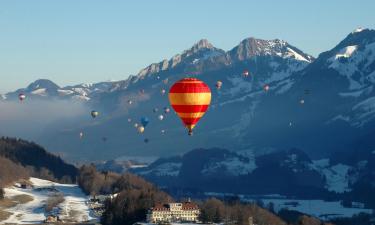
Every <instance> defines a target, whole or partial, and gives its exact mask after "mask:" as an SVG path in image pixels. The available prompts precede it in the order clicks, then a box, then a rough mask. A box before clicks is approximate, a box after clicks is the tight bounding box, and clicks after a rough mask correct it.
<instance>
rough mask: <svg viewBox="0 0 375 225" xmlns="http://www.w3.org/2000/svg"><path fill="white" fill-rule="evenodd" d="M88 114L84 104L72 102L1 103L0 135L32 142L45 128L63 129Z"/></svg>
mask: <svg viewBox="0 0 375 225" xmlns="http://www.w3.org/2000/svg"><path fill="white" fill-rule="evenodd" d="M87 112H88V109H87V107H86V106H85V104H84V103H82V102H79V101H72V100H53V101H49V100H30V101H25V102H22V103H20V102H16V101H0V135H4V136H17V137H23V138H32V139H33V138H35V137H38V136H39V135H41V133H42V132H44V131H45V130H46V128H47V127H51V126H54V127H56V128H61V129H62V128H63V127H64V126H66V125H67V123H66V122H67V121H71V120H75V119H76V118H80V117H82V116H83V115H85V114H87Z"/></svg>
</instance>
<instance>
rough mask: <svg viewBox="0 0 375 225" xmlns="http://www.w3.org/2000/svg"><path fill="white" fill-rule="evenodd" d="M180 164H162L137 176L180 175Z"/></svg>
mask: <svg viewBox="0 0 375 225" xmlns="http://www.w3.org/2000/svg"><path fill="white" fill-rule="evenodd" d="M181 166H182V163H172V162H170V163H163V164H160V165H158V166H156V167H154V168H152V169H151V170H147V171H141V172H139V174H142V175H147V174H151V173H152V174H155V175H156V176H173V177H175V176H178V174H179V173H180V169H181Z"/></svg>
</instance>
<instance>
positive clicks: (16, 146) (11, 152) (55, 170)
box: [0, 137, 78, 182]
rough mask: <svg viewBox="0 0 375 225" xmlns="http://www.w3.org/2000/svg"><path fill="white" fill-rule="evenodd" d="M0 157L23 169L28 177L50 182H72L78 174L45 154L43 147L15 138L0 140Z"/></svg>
mask: <svg viewBox="0 0 375 225" xmlns="http://www.w3.org/2000/svg"><path fill="white" fill-rule="evenodd" d="M0 157H3V158H6V159H8V160H9V161H11V162H13V163H14V164H17V165H19V166H22V167H24V168H25V169H26V170H27V171H28V172H29V174H30V175H33V176H36V177H41V178H46V179H50V180H56V179H57V180H63V181H64V182H74V181H75V180H76V176H77V174H78V170H77V168H76V167H75V166H73V165H70V164H67V163H66V162H64V161H63V160H62V159H61V158H60V157H58V156H56V155H53V154H51V153H49V152H47V151H46V150H45V149H44V148H43V147H41V146H39V145H37V144H35V143H32V142H28V141H25V140H21V139H16V138H8V137H2V138H0Z"/></svg>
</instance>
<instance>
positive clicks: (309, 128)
mask: <svg viewBox="0 0 375 225" xmlns="http://www.w3.org/2000/svg"><path fill="white" fill-rule="evenodd" d="M374 39H375V31H374V30H368V29H361V30H357V31H356V32H352V33H350V34H349V35H348V36H347V37H346V38H345V39H344V40H343V41H342V42H340V43H339V44H338V45H337V46H336V47H334V48H333V49H332V50H330V51H327V52H324V53H322V54H320V55H319V57H318V58H317V59H314V58H313V57H312V56H309V55H308V54H306V53H304V52H303V51H301V50H299V49H298V48H296V47H294V46H292V45H290V44H289V43H287V42H286V41H282V40H278V39H275V40H261V39H255V38H247V39H244V40H243V41H241V42H240V43H239V44H238V45H237V46H235V47H234V48H233V49H231V50H229V51H224V50H221V49H219V48H216V47H214V46H213V45H212V44H210V43H209V42H208V41H207V40H201V41H199V42H198V43H196V44H195V45H193V46H192V47H191V48H189V49H187V50H186V51H184V52H182V53H181V54H178V55H175V56H174V57H172V58H171V59H169V60H163V61H162V62H159V63H155V64H151V65H150V66H148V67H146V68H145V69H143V70H141V71H140V72H139V74H138V75H135V76H130V77H129V78H128V79H126V80H123V81H118V82H103V83H98V84H92V85H77V86H70V87H56V86H54V88H52V87H51V88H45V87H42V86H41V85H39V86H38V88H37V85H33V86H32V87H31V88H29V89H27V90H26V89H25V92H27V95H32V96H34V95H35V96H40V97H43V98H49V97H48V96H54V97H53V98H56V96H59V98H63V99H75V98H78V99H85V100H86V101H83V102H85V104H86V105H87V108H88V115H87V120H84V121H82V122H80V121H74V122H71V123H66V124H63V125H62V127H61V129H59V130H55V129H54V130H48V131H46V133H44V134H40V135H38V140H37V141H39V142H40V143H42V144H44V145H46V146H48V147H49V148H51V149H55V150H56V151H63V152H66V153H68V155H71V156H75V157H85V158H87V157H88V158H92V159H113V158H116V157H118V156H123V155H127V154H128V155H134V154H136V155H143V156H145V155H148V156H149V155H152V156H168V155H175V154H179V153H185V152H187V151H190V150H191V149H196V148H202V147H204V148H212V147H216V146H221V147H223V148H226V149H230V150H233V151H241V150H247V149H250V150H252V151H253V152H254V154H255V155H257V154H263V153H265V152H270V151H273V150H276V149H288V148H291V147H297V148H300V149H303V150H304V151H306V152H307V153H308V154H309V155H312V156H314V157H319V158H320V157H321V156H327V155H328V154H329V153H330V152H334V151H337V150H342V151H346V150H348V149H350V148H352V145H353V143H354V142H353V141H354V140H356V139H358V138H360V137H362V136H364V135H368V134H369V133H370V132H371V130H368V129H369V127H371V124H372V123H375V122H374V120H373V118H374V115H375V113H374V112H375V110H373V109H374V107H373V102H374V101H373V97H374V93H375V92H374V90H373V86H374V84H373V83H372V79H371V77H372V75H371V74H372V73H373V71H374V58H373V57H372V56H373V50H372V43H373V42H374ZM353 46H355V47H353ZM349 68H350V69H349ZM353 68H354V69H353ZM244 71H248V73H249V76H248V77H245V76H243V73H244ZM186 76H194V77H198V78H199V79H201V80H203V81H204V82H205V83H207V84H208V85H209V86H210V88H211V91H212V102H211V106H210V108H209V110H208V111H207V113H206V114H205V116H204V117H203V118H202V120H201V121H200V122H199V124H198V126H197V127H196V128H195V135H194V136H193V137H187V136H186V130H185V129H184V127H183V126H182V125H181V122H180V120H179V118H178V117H177V116H176V115H175V114H173V113H164V112H163V109H164V108H165V107H170V106H169V102H168V97H167V94H163V92H162V91H166V92H168V90H169V88H170V86H171V85H172V84H173V83H174V82H175V81H177V80H179V79H181V78H183V77H186ZM219 80H220V81H221V82H222V83H223V86H222V88H221V89H220V90H217V89H216V87H215V84H216V82H217V81H219ZM265 86H267V87H268V89H267V90H265ZM43 88H44V89H46V91H45V93H47V94H44V96H43V95H41V94H40V93H39V94H38V92H37V93H36V94H35V91H37V90H39V89H43ZM50 90H51V91H50ZM32 92H34V94H31V93H32ZM16 93H18V92H16ZM56 93H57V94H56ZM10 96H11V94H7V95H5V97H6V98H7V100H10V99H11V98H10ZM14 97H16V95H15V96H14ZM92 109H95V110H97V111H99V112H100V116H99V117H98V118H96V119H95V120H92V121H89V120H88V119H90V116H89V112H90V111H91V110H92ZM160 114H164V115H163V116H164V117H163V118H164V119H163V120H161V121H160V120H158V117H159V115H160ZM144 116H147V117H148V118H149V119H150V124H149V126H148V127H147V129H146V132H145V133H144V134H143V135H140V134H138V133H137V132H136V130H135V128H134V123H139V120H140V118H141V117H144ZM128 121H130V122H128ZM82 131H83V132H84V133H85V135H84V140H83V141H82V140H80V139H79V138H77V134H79V133H80V132H82ZM162 131H163V132H162ZM332 134H334V135H332ZM145 139H147V140H148V142H147V143H146V142H144V140H145ZM103 140H106V141H103ZM59 143H64V149H59V148H61V145H60V144H59ZM177 143H178V145H176V144H177ZM78 146H79V149H80V151H79V152H76V151H75V149H77V148H78ZM176 146H178V147H176ZM103 149H105V151H103ZM230 162H232V163H233V164H236V163H239V162H240V161H238V159H232V161H231V160H229V161H228V162H223V163H224V165H225V164H231V163H230ZM239 164H240V163H239ZM214 165H216V166H217V167H218V168H219V167H221V165H223V164H215V163H214ZM175 166H178V165H175ZM248 169H250V168H242V167H241V168H237V170H238V171H247V170H248ZM207 172H212V171H211V170H207Z"/></svg>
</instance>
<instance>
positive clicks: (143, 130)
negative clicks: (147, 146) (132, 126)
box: [138, 126, 145, 134]
mask: <svg viewBox="0 0 375 225" xmlns="http://www.w3.org/2000/svg"><path fill="white" fill-rule="evenodd" d="M143 132H145V128H144V127H143V126H139V127H138V133H140V134H142V133H143Z"/></svg>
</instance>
